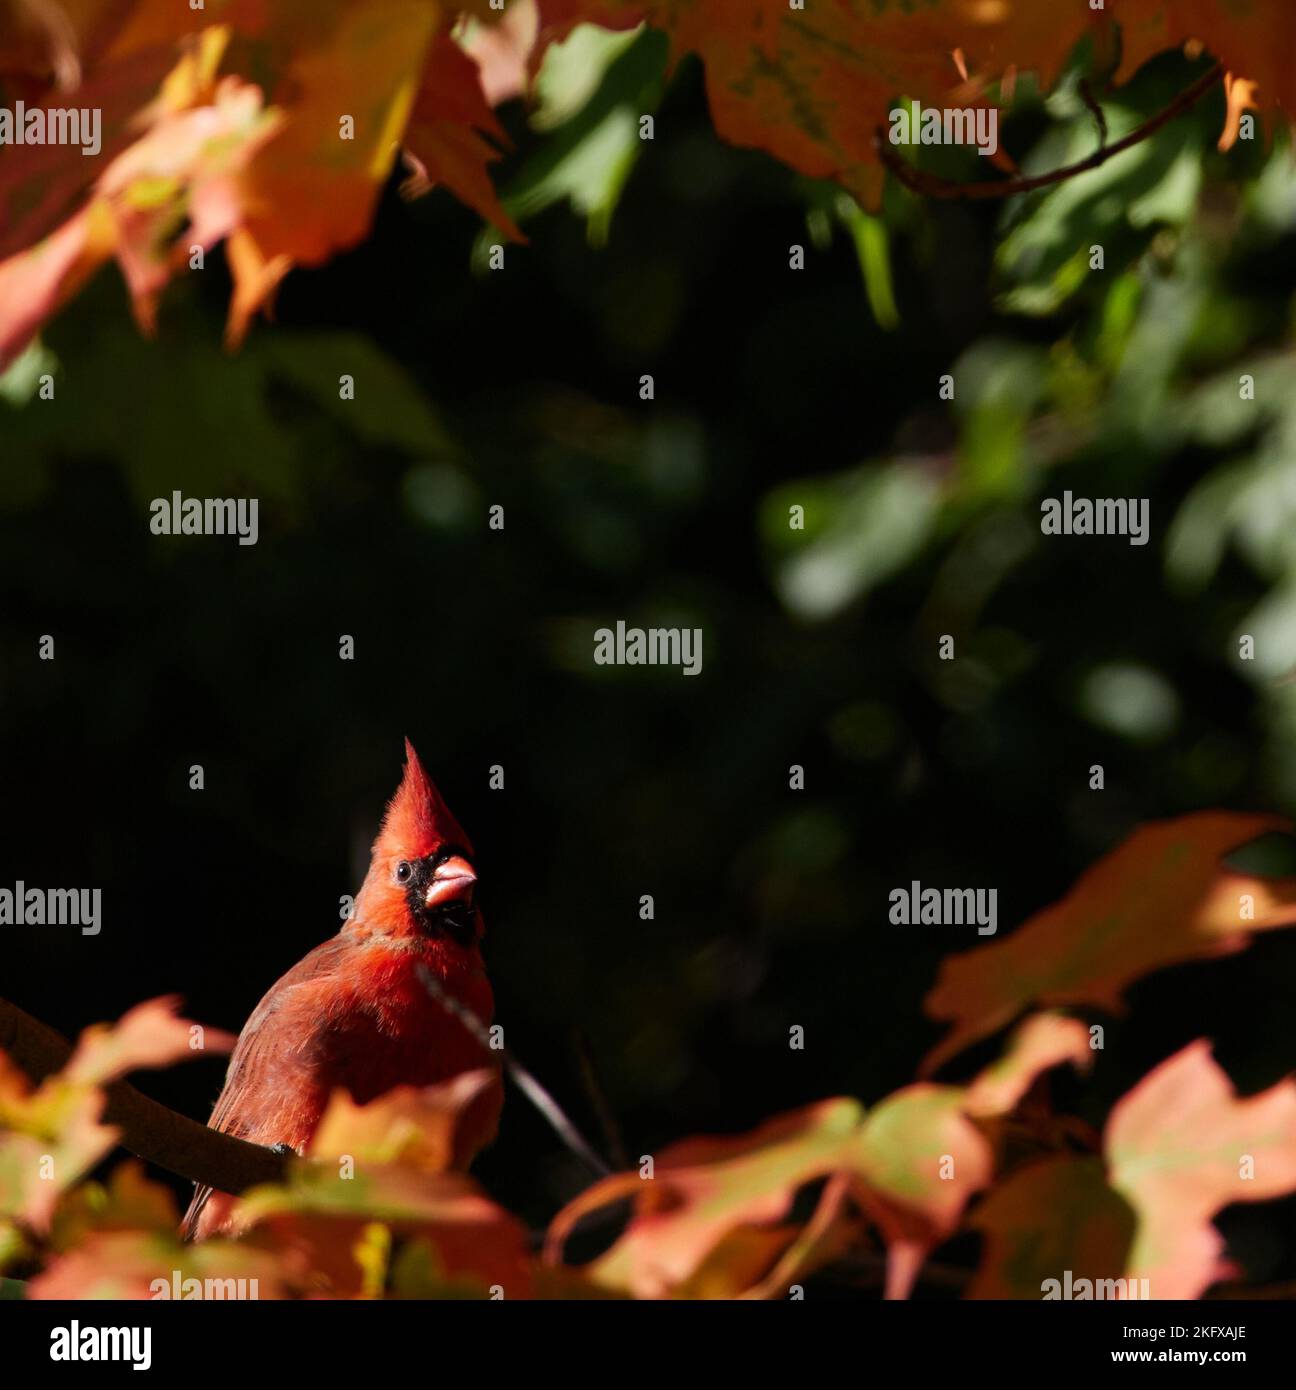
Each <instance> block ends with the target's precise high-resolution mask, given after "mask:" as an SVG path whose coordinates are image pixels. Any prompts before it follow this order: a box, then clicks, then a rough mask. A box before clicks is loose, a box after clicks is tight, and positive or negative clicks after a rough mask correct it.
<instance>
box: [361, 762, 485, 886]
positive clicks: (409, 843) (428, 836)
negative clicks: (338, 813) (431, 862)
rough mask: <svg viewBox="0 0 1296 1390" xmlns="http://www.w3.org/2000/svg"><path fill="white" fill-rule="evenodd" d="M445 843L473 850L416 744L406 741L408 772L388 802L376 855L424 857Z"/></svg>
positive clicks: (375, 851)
mask: <svg viewBox="0 0 1296 1390" xmlns="http://www.w3.org/2000/svg"><path fill="white" fill-rule="evenodd" d="M442 845H458V846H459V847H460V848H461V849H465V850H467V851H468V852H469V853H470V854H471V853H472V844H471V843H470V841H469V839H468V836H467V835H465V834H464V832H463V827H462V826H461V825H460V824H459V822H458V821H457V820H455V818H454V816H452V815H451V814H450V808H449V807H448V806H447V805H446V804H445V802H444V801H442V800H441V793H440V792H439V791H437V789H436V787H435V786H434V785H433V782H432V779H431V778H430V777H429V776H428V775H427V773H426V772H425V771H424V770H423V764H422V763H421V762H419V756H418V754H417V753H416V752H415V751H414V745H413V744H412V743H411V742H410V741H409V739H406V740H405V775H404V777H402V778H401V784H400V786H399V787H397V788H396V795H395V796H393V797H392V799H391V801H390V802H389V803H388V805H387V814H386V815H385V816H384V817H383V824H382V830H380V831H379V833H378V839H377V840H376V841H375V842H374V853H375V855H386V854H398V855H401V856H403V857H404V858H407V859H421V858H422V857H423V856H424V855H428V854H432V853H434V852H435V851H436V850H437V849H438V848H440V847H441V846H442Z"/></svg>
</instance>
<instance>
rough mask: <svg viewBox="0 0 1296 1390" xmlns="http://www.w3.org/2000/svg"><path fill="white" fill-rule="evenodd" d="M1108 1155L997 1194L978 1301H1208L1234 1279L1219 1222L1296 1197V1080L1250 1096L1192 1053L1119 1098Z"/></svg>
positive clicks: (1054, 1169)
mask: <svg viewBox="0 0 1296 1390" xmlns="http://www.w3.org/2000/svg"><path fill="white" fill-rule="evenodd" d="M1103 1149H1104V1158H1105V1162H1104V1161H1103V1160H1099V1159H1096V1158H1084V1159H1069V1158H1068V1159H1049V1160H1046V1161H1045V1162H1043V1163H1038V1164H1035V1165H1033V1166H1031V1167H1029V1168H1025V1169H1022V1170H1021V1171H1020V1172H1018V1173H1015V1174H1013V1175H1012V1176H1011V1177H1010V1178H1008V1179H1007V1181H1006V1182H1004V1183H1002V1184H1001V1185H1000V1186H999V1187H997V1188H996V1189H995V1191H994V1192H992V1193H991V1194H990V1196H989V1197H987V1198H986V1200H985V1202H984V1203H983V1204H982V1206H981V1208H980V1210H979V1211H978V1212H977V1214H976V1216H975V1217H974V1218H973V1222H972V1224H973V1225H974V1226H976V1227H977V1228H979V1229H980V1230H982V1231H983V1232H984V1233H985V1235H986V1250H985V1255H984V1258H983V1261H982V1265H981V1268H980V1270H978V1272H977V1275H976V1277H975V1279H974V1280H973V1282H972V1285H971V1286H970V1288H969V1291H968V1293H969V1297H972V1298H1039V1297H1041V1296H1046V1297H1051V1298H1065V1297H1072V1298H1074V1297H1086V1298H1197V1297H1199V1296H1200V1295H1201V1294H1202V1293H1203V1292H1204V1291H1205V1290H1206V1289H1207V1288H1209V1287H1210V1285H1211V1284H1213V1283H1215V1282H1216V1281H1217V1280H1218V1279H1220V1278H1222V1277H1224V1276H1226V1275H1227V1274H1229V1273H1231V1272H1232V1270H1231V1267H1230V1266H1229V1265H1228V1264H1227V1263H1226V1262H1225V1261H1224V1260H1223V1259H1222V1252H1223V1248H1224V1242H1223V1240H1222V1239H1221V1237H1220V1234H1219V1232H1218V1231H1217V1230H1216V1229H1215V1227H1214V1225H1213V1224H1212V1218H1213V1217H1214V1216H1215V1214H1216V1213H1217V1212H1219V1211H1220V1210H1221V1209H1222V1208H1224V1207H1226V1206H1229V1205H1231V1204H1232V1203H1234V1202H1259V1201H1265V1200H1267V1199H1270V1198H1273V1197H1280V1196H1283V1195H1285V1194H1287V1193H1290V1192H1292V1191H1294V1190H1296V1082H1293V1081H1284V1082H1281V1083H1280V1084H1279V1085H1277V1086H1274V1087H1272V1088H1271V1089H1270V1090H1268V1091H1265V1092H1263V1093H1262V1094H1261V1095H1258V1096H1252V1097H1250V1098H1249V1099H1246V1100H1239V1099H1238V1098H1237V1095H1236V1093H1235V1092H1234V1090H1233V1087H1232V1084H1231V1083H1230V1081H1229V1079H1228V1077H1227V1076H1226V1075H1225V1074H1224V1073H1223V1072H1222V1071H1221V1070H1220V1068H1219V1067H1218V1066H1217V1065H1216V1063H1215V1061H1214V1059H1213V1058H1212V1057H1211V1055H1210V1044H1209V1043H1206V1042H1204V1041H1198V1042H1195V1043H1192V1044H1190V1045H1189V1046H1188V1047H1186V1048H1184V1049H1183V1050H1182V1051H1181V1052H1179V1053H1176V1055H1175V1056H1173V1057H1171V1058H1170V1059H1169V1060H1168V1061H1166V1062H1163V1063H1162V1064H1161V1065H1160V1066H1159V1067H1157V1068H1156V1069H1155V1070H1154V1071H1152V1072H1150V1073H1149V1074H1148V1075H1147V1076H1145V1077H1144V1078H1143V1080H1142V1081H1140V1082H1139V1083H1138V1085H1137V1086H1135V1087H1134V1089H1133V1090H1131V1091H1129V1092H1128V1093H1127V1094H1126V1095H1124V1096H1123V1097H1122V1098H1121V1099H1120V1100H1119V1101H1118V1102H1117V1104H1116V1105H1115V1107H1114V1108H1113V1110H1112V1113H1111V1116H1110V1118H1109V1119H1108V1122H1107V1129H1106V1133H1105V1135H1104V1143H1103ZM1050 1281H1056V1282H1054V1283H1050ZM1080 1281H1088V1287H1084V1286H1082V1284H1081V1282H1080ZM1068 1289H1070V1290H1071V1291H1070V1292H1068V1291H1067V1290H1068Z"/></svg>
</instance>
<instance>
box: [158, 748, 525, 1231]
mask: <svg viewBox="0 0 1296 1390" xmlns="http://www.w3.org/2000/svg"><path fill="white" fill-rule="evenodd" d="M405 751H406V764H405V775H404V777H403V779H402V781H401V784H400V787H399V789H398V790H397V792H396V795H395V796H394V797H393V798H392V801H391V803H390V805H389V806H388V809H387V814H386V817H385V819H384V821H383V826H382V830H381V831H380V832H379V835H378V838H377V840H375V842H374V846H373V854H372V858H371V860H370V865H369V872H368V874H367V875H366V877H365V881H364V884H363V886H362V887H361V890H360V893H359V894H358V895H357V897H356V905H355V912H354V915H353V916H352V918H351V920H350V921H348V922H347V923H345V925H344V926H343V928H342V930H341V931H340V932H339V933H338V934H337V936H335V937H334V938H333V939H332V940H330V941H326V942H324V943H323V944H322V945H320V946H317V947H316V948H315V949H314V950H313V951H311V952H310V954H309V955H307V956H306V957H305V958H304V959H303V960H301V961H300V962H298V964H297V965H295V966H294V967H293V968H292V969H291V970H290V971H289V972H288V973H287V974H286V975H285V976H283V978H282V979H281V980H279V981H278V982H277V983H276V984H275V985H273V986H272V987H271V989H270V991H269V992H268V993H267V994H266V996H265V997H264V998H263V999H262V1000H261V1002H260V1004H258V1005H257V1007H256V1009H255V1010H254V1011H253V1013H252V1016H251V1017H250V1018H249V1019H248V1021H247V1023H246V1025H245V1026H244V1028H243V1031H242V1033H241V1034H240V1036H239V1040H238V1045H237V1046H236V1047H235V1049H234V1054H233V1056H232V1057H231V1059H230V1066H229V1071H228V1073H227V1075H226V1078H225V1088H224V1090H223V1091H222V1092H221V1096H220V1099H219V1100H218V1101H217V1102H216V1108H215V1110H214V1111H213V1112H212V1117H211V1120H210V1121H209V1124H210V1125H211V1126H212V1128H214V1129H218V1130H221V1131H223V1132H225V1133H227V1134H234V1135H237V1136H238V1137H239V1138H242V1139H248V1140H250V1141H252V1142H253V1143H258V1144H266V1145H275V1144H286V1145H288V1146H289V1147H291V1148H293V1149H295V1150H296V1151H298V1152H301V1151H302V1150H303V1149H304V1148H305V1147H306V1145H307V1144H309V1142H310V1140H311V1137H312V1136H313V1135H314V1133H315V1130H316V1128H317V1127H318V1125H319V1121H320V1117H321V1116H322V1114H323V1112H324V1107H325V1105H326V1104H327V1103H328V1098H329V1094H330V1093H331V1092H332V1091H333V1090H335V1089H337V1088H339V1087H341V1088H343V1089H345V1090H346V1091H348V1092H349V1093H350V1094H351V1096H352V1098H353V1099H354V1100H355V1101H356V1102H358V1103H359V1104H365V1103H367V1102H368V1101H371V1100H373V1099H375V1098H376V1097H378V1096H380V1095H383V1094H384V1093H385V1092H387V1091H389V1090H391V1089H392V1088H393V1087H395V1086H400V1085H407V1086H428V1085H433V1084H435V1083H437V1082H440V1081H446V1080H449V1079H450V1078H451V1077H453V1076H457V1075H458V1074H459V1073H460V1072H463V1071H469V1070H475V1069H477V1068H480V1067H483V1066H492V1065H494V1063H495V1061H496V1060H497V1059H495V1058H492V1056H491V1054H490V1053H489V1051H487V1050H486V1049H485V1048H484V1047H483V1045H482V1043H481V1042H480V1041H479V1040H478V1039H477V1038H475V1037H474V1036H473V1035H472V1033H471V1032H470V1031H469V1030H468V1028H467V1027H466V1026H465V1025H464V1023H463V1022H462V1021H461V1020H460V1019H459V1018H457V1017H455V1015H454V1014H453V1013H451V1012H450V1011H449V1010H447V1008H446V1007H445V1005H444V1004H443V1003H441V1002H439V1001H438V1000H437V999H435V998H434V997H433V996H432V995H431V994H430V993H429V991H428V989H427V987H426V986H425V984H424V983H423V981H422V980H420V978H419V975H418V971H419V967H420V966H421V967H424V968H426V969H427V970H428V971H430V972H431V974H432V976H433V977H434V979H435V980H436V981H437V982H438V983H439V984H440V986H441V988H442V990H444V991H445V993H446V994H448V995H449V996H451V997H452V998H453V999H455V1000H456V1001H458V1003H459V1004H461V1005H463V1006H465V1007H466V1008H467V1009H468V1010H469V1011H471V1013H472V1014H474V1015H475V1016H476V1017H477V1018H478V1019H479V1020H480V1021H481V1023H482V1024H483V1025H486V1024H489V1023H490V1020H491V1016H492V1012H493V1009H494V1000H493V997H492V995H491V988H490V982H489V981H488V980H487V978H486V972H485V968H484V966H483V963H482V958H481V951H480V948H479V945H478V943H479V941H480V938H481V936H482V931H483V928H482V921H481V913H480V912H479V911H478V909H477V904H476V897H475V887H476V875H475V871H474V870H473V868H472V846H471V844H470V843H469V842H468V839H467V837H466V836H465V835H464V833H463V831H462V829H461V828H460V826H459V824H458V822H457V821H456V820H455V819H454V817H453V816H452V815H451V814H450V812H449V811H448V809H447V808H446V806H445V803H444V802H443V801H442V800H441V797H440V795H439V793H438V792H437V790H436V788H435V787H434V786H433V784H432V781H431V779H430V778H429V777H428V775H427V773H426V772H425V771H424V770H423V767H422V765H421V764H420V762H419V760H418V755H417V754H416V753H415V751H414V749H413V747H412V745H411V744H410V743H409V742H408V740H407V741H406V744H405ZM502 1100H503V1092H502V1087H501V1086H499V1085H498V1084H497V1085H495V1086H493V1087H491V1088H490V1089H489V1090H488V1091H487V1092H485V1093H484V1094H483V1095H482V1096H480V1097H479V1098H478V1100H477V1101H476V1102H474V1103H473V1105H472V1106H471V1107H470V1108H469V1111H468V1112H467V1113H466V1114H465V1115H464V1116H463V1117H462V1128H461V1150H462V1151H461V1153H460V1154H459V1155H457V1157H459V1158H460V1160H461V1162H462V1166H464V1167H466V1166H467V1164H468V1163H469V1162H470V1161H471V1159H472V1156H473V1155H474V1154H475V1153H476V1152H477V1150H478V1149H480V1148H481V1147H482V1146H483V1145H485V1144H487V1143H489V1142H490V1140H491V1139H492V1138H493V1137H494V1134H495V1130H496V1127H497V1125H498V1122H499V1112H500V1106H501V1104H502ZM231 1205H232V1200H231V1199H229V1198H227V1197H226V1196H225V1195H224V1194H220V1193H212V1191H211V1189H209V1188H203V1189H200V1190H199V1191H198V1192H197V1193H196V1194H195V1196H194V1200H193V1202H192V1204H191V1205H190V1208H189V1211H188V1213H187V1214H186V1216H185V1220H184V1225H183V1228H182V1229H183V1231H184V1233H185V1234H186V1235H188V1236H193V1237H196V1238H201V1237H203V1236H207V1235H211V1234H213V1233H215V1232H217V1231H219V1230H223V1229H226V1228H227V1226H228V1220H229V1210H230V1207H231Z"/></svg>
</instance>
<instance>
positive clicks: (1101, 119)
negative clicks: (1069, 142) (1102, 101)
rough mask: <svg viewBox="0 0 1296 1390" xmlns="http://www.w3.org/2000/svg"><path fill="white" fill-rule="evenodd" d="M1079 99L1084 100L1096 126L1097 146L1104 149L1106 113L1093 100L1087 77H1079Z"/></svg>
mask: <svg viewBox="0 0 1296 1390" xmlns="http://www.w3.org/2000/svg"><path fill="white" fill-rule="evenodd" d="M1080 100H1081V101H1083V102H1084V104H1085V108H1086V109H1087V110H1088V112H1089V114H1090V115H1091V116H1092V117H1093V119H1094V125H1095V126H1097V127H1098V148H1099V149H1100V150H1101V149H1105V148H1106V146H1107V115H1106V113H1105V112H1104V111H1103V109H1102V107H1101V106H1099V105H1098V103H1097V102H1096V101H1095V100H1094V94H1093V92H1091V91H1090V90H1089V82H1088V79H1087V78H1083V77H1082V78H1081V79H1080Z"/></svg>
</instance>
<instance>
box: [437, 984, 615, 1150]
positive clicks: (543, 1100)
mask: <svg viewBox="0 0 1296 1390" xmlns="http://www.w3.org/2000/svg"><path fill="white" fill-rule="evenodd" d="M418 977H419V979H420V980H422V981H423V985H424V988H425V989H426V990H427V992H428V993H429V994H430V995H431V996H432V998H433V999H435V1000H436V1001H437V1003H438V1004H440V1005H441V1007H442V1008H443V1009H445V1011H446V1012H447V1013H449V1014H452V1015H453V1016H454V1017H455V1018H457V1019H458V1020H459V1022H460V1023H462V1024H463V1026H464V1027H465V1028H466V1029H467V1030H468V1032H469V1033H470V1034H471V1035H472V1036H473V1037H474V1038H475V1039H476V1040H477V1042H479V1043H480V1044H481V1046H482V1048H483V1049H484V1050H485V1051H486V1053H487V1054H488V1055H489V1056H490V1057H491V1059H492V1061H496V1062H500V1063H502V1064H503V1066H504V1069H505V1070H506V1071H507V1072H508V1074H509V1076H510V1077H511V1078H512V1079H513V1081H514V1083H515V1084H516V1086H517V1088H518V1089H519V1090H520V1091H521V1092H522V1094H523V1095H525V1096H526V1098H527V1099H528V1100H529V1101H530V1102H531V1104H532V1105H534V1106H535V1108H536V1109H537V1110H538V1111H539V1112H540V1113H541V1114H542V1115H543V1116H544V1118H545V1119H546V1120H548V1122H549V1125H550V1127H551V1128H552V1129H553V1131H554V1133H555V1134H557V1136H558V1137H559V1138H560V1139H561V1140H562V1141H563V1143H564V1144H566V1145H567V1147H568V1148H569V1149H570V1150H571V1151H572V1153H574V1154H575V1155H576V1157H577V1158H579V1159H580V1160H581V1162H582V1163H584V1164H585V1165H586V1167H588V1168H589V1169H590V1170H591V1171H592V1172H594V1173H596V1174H597V1175H598V1176H599V1177H600V1178H605V1177H607V1176H608V1174H609V1173H611V1171H612V1170H611V1169H610V1168H609V1167H608V1165H607V1164H606V1163H604V1162H603V1160H602V1159H601V1158H600V1157H599V1156H598V1154H596V1153H595V1152H594V1150H593V1149H592V1148H591V1147H590V1145H589V1144H588V1143H587V1142H586V1140H585V1137H584V1135H582V1134H581V1132H580V1130H578V1129H577V1128H576V1126H575V1125H574V1124H572V1122H571V1121H570V1120H569V1119H568V1118H567V1116H566V1114H565V1113H564V1111H563V1109H562V1107H561V1106H560V1105H559V1104H558V1102H557V1101H556V1100H555V1099H554V1098H553V1097H552V1096H551V1095H550V1094H549V1092H548V1091H546V1090H545V1088H544V1087H543V1086H542V1085H541V1084H540V1083H539V1082H538V1081H537V1080H536V1079H535V1077H534V1076H532V1074H531V1073H530V1072H529V1071H528V1070H527V1069H526V1067H524V1066H523V1065H522V1063H521V1062H519V1061H518V1059H517V1058H516V1057H514V1056H513V1054H512V1053H511V1052H510V1051H509V1050H508V1049H507V1048H505V1047H496V1046H495V1045H494V1044H493V1043H492V1041H491V1036H490V1033H489V1032H488V1030H487V1029H486V1026H485V1025H484V1024H483V1023H482V1021H481V1019H479V1018H478V1017H477V1015H476V1014H475V1013H473V1012H472V1010H471V1009H469V1008H468V1007H467V1006H466V1005H465V1004H462V1003H461V1002H460V1001H459V1000H458V999H456V998H455V997H454V995H452V994H450V993H449V992H448V991H447V990H445V989H443V988H442V985H441V982H440V981H439V980H438V979H437V978H436V976H434V975H433V974H432V972H431V971H430V970H429V969H428V968H427V966H426V965H420V966H419V967H418Z"/></svg>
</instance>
